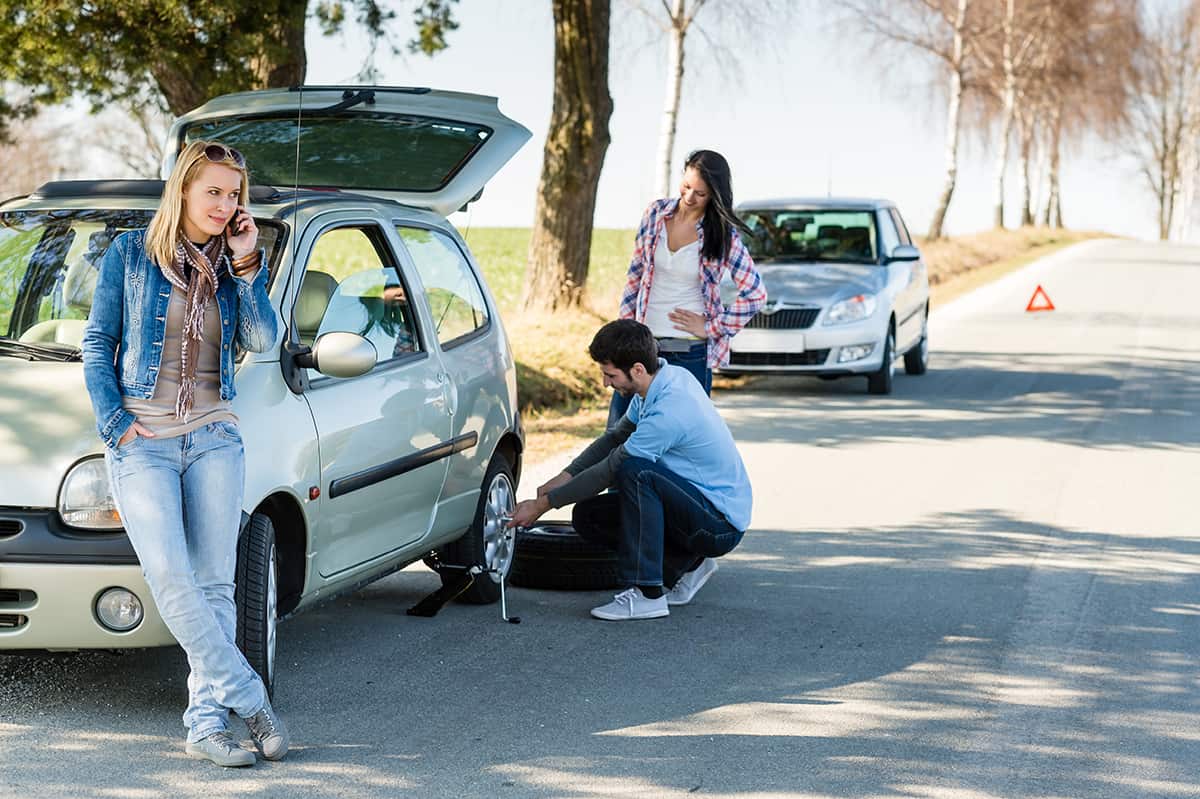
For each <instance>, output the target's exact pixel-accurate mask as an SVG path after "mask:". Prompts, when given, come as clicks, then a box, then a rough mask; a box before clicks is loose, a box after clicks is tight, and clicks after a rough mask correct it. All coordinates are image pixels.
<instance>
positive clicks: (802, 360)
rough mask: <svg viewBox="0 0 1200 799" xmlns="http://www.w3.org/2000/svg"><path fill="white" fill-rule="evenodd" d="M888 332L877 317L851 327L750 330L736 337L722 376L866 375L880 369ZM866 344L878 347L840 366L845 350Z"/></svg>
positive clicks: (818, 326) (743, 331) (850, 325)
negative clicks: (761, 374) (766, 373)
mask: <svg viewBox="0 0 1200 799" xmlns="http://www.w3.org/2000/svg"><path fill="white" fill-rule="evenodd" d="M877 315H879V314H877ZM886 333H887V328H886V319H885V321H884V322H883V324H880V322H879V321H878V320H876V319H875V318H874V317H872V318H871V319H867V320H864V321H862V322H856V323H853V324H848V325H831V326H824V325H816V326H813V327H809V328H805V329H802V330H762V329H750V328H747V329H744V330H742V331H741V332H739V333H738V334H737V335H736V336H734V337H733V341H732V342H731V345H730V358H729V364H728V365H727V366H723V367H721V369H720V370H719V371H720V372H721V373H722V374H753V373H755V372H770V373H790V374H808V375H852V374H866V373H868V372H874V371H876V370H877V369H879V366H880V364H881V363H882V360H883V339H884V336H885V335H886ZM862 344H872V345H874V346H873V348H872V350H871V352H870V353H869V354H868V355H866V356H864V357H861V358H858V359H857V360H853V361H844V362H840V363H839V361H838V357H839V356H840V354H841V352H842V349H843V348H845V347H854V346H858V345H862Z"/></svg>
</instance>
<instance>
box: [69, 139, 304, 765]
mask: <svg viewBox="0 0 1200 799" xmlns="http://www.w3.org/2000/svg"><path fill="white" fill-rule="evenodd" d="M248 194H249V184H248V180H247V175H246V161H245V158H243V157H242V155H241V153H239V152H238V151H237V150H234V149H232V148H230V147H226V146H225V145H223V144H218V143H216V142H203V141H198V142H193V143H191V144H189V145H188V146H187V147H186V148H185V149H184V150H183V152H182V153H181V154H180V156H179V160H178V161H177V162H176V164H175V169H174V171H173V172H172V173H171V177H170V178H169V179H168V180H167V183H166V187H165V188H164V190H163V199H162V204H161V205H160V206H159V208H158V211H157V212H156V213H155V215H154V218H153V219H152V220H151V222H150V226H149V227H148V228H147V229H146V230H144V231H143V230H135V231H130V232H127V233H124V234H122V235H121V236H119V237H117V239H116V240H115V241H114V242H113V243H112V246H110V247H109V249H108V251H107V252H106V253H105V255H104V257H103V259H102V260H101V263H100V274H99V276H98V278H97V281H96V291H95V295H94V297H93V300H92V311H91V316H90V318H89V319H88V324H87V328H86V332H85V333H84V337H83V368H84V376H85V379H86V381H87V388H88V393H89V394H90V395H91V399H92V405H93V407H94V408H95V411H96V424H97V428H98V430H99V431H100V437H101V438H102V439H103V440H104V443H105V445H106V446H107V448H108V449H107V452H106V453H105V460H106V462H107V465H108V470H109V475H110V477H111V480H112V488H113V497H114V499H115V500H116V502H117V508H118V510H119V511H120V513H121V518H122V520H123V522H124V525H125V531H126V533H127V534H128V535H129V540H130V542H131V543H132V544H133V548H134V550H136V552H137V555H138V559H139V560H140V561H141V564H142V572H143V574H144V575H145V577H146V582H147V584H148V585H149V586H150V591H151V594H152V595H153V596H154V602H155V605H157V607H158V610H159V613H160V614H161V615H162V618H163V621H164V622H166V625H167V627H168V629H170V631H171V633H172V634H173V635H174V636H175V639H176V640H177V641H178V642H179V644H180V646H182V647H183V649H184V651H185V652H186V653H187V658H188V664H189V666H190V667H191V673H190V674H189V675H188V707H187V711H186V712H185V713H184V714H183V721H184V724H185V725H186V726H187V728H188V735H187V753H188V754H189V755H191V756H192V757H197V758H206V759H208V760H211V761H212V762H214V763H216V764H218V765H221V766H249V765H253V764H254V762H255V755H254V753H253V752H250V751H248V750H246V749H243V748H242V747H241V746H239V744H238V742H237V740H236V739H235V738H234V737H233V735H232V734H231V733H230V731H229V729H228V721H229V712H230V711H233V712H234V713H237V714H238V715H239V716H241V717H242V718H243V719H245V721H246V724H247V726H248V728H249V730H250V735H251V737H252V738H253V739H254V742H255V744H256V746H257V747H258V748H259V749H260V750H261V752H262V754H263V756H264V757H266V758H268V759H270V760H278V759H279V758H281V757H283V756H284V755H285V754H286V753H287V749H288V736H287V732H286V731H285V730H284V727H283V724H282V723H281V722H280V720H279V717H278V716H277V715H276V714H275V711H274V710H273V709H272V707H271V703H270V701H269V699H268V697H267V691H266V688H265V686H264V685H263V681H262V679H261V678H260V677H259V676H258V674H257V673H255V671H254V670H253V669H252V668H251V667H250V665H249V664H248V663H247V662H246V659H245V657H243V656H242V653H241V652H240V651H239V650H238V648H237V646H235V645H234V643H233V642H234V640H235V632H236V626H237V611H236V607H235V605H234V598H233V597H234V585H233V575H234V568H235V562H236V558H237V538H238V529H239V525H240V518H241V512H242V491H243V477H244V473H245V463H244V452H243V449H242V439H241V434H240V433H239V430H238V419H237V416H236V415H235V414H234V412H233V408H232V407H231V405H230V400H232V399H233V396H234V390H233V371H234V357H235V352H236V350H237V349H238V348H239V347H240V348H242V349H246V350H250V351H252V352H262V351H264V350H266V349H267V348H268V347H270V346H272V345H273V344H274V343H275V338H276V332H277V330H276V327H277V323H276V318H275V311H274V309H273V308H272V307H271V304H270V300H269V299H268V298H267V288H266V286H267V270H266V269H265V268H264V267H265V265H264V264H263V263H262V260H263V257H264V256H263V252H262V251H261V250H259V249H258V248H257V240H258V228H257V227H256V226H255V224H254V219H253V218H252V217H251V216H250V214H249V213H248V212H247V211H246V209H245V207H244V205H243V203H244V202H246V198H247V196H248Z"/></svg>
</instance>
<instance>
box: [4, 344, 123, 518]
mask: <svg viewBox="0 0 1200 799" xmlns="http://www.w3.org/2000/svg"><path fill="white" fill-rule="evenodd" d="M103 452H104V445H103V444H102V443H101V441H100V437H99V436H98V435H97V433H96V417H95V414H94V413H93V412H92V403H91V400H90V399H89V397H88V392H87V387H86V386H85V385H84V382H83V366H82V364H79V363H58V362H46V361H26V360H22V359H20V358H11V357H0V506H9V507H12V506H16V507H34V508H49V507H54V506H55V505H56V504H57V502H58V488H59V486H60V485H61V484H62V480H63V477H65V476H66V473H67V469H69V468H70V467H71V465H72V464H74V463H75V462H76V461H78V460H79V459H80V458H83V457H85V456H87V455H98V454H101V453H103Z"/></svg>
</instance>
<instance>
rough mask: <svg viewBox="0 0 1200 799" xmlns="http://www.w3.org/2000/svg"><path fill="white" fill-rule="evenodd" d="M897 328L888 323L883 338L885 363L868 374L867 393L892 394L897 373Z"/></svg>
mask: <svg viewBox="0 0 1200 799" xmlns="http://www.w3.org/2000/svg"><path fill="white" fill-rule="evenodd" d="M895 353H896V329H895V328H894V327H893V326H892V325H890V324H889V325H888V332H887V336H885V337H884V339H883V363H881V364H880V365H879V368H878V369H877V370H875V371H874V372H871V374H869V375H867V393H869V394H891V393H892V381H893V377H894V376H895V374H896V354H895Z"/></svg>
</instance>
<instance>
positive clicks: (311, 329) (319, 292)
mask: <svg viewBox="0 0 1200 799" xmlns="http://www.w3.org/2000/svg"><path fill="white" fill-rule="evenodd" d="M337 287H338V282H337V279H336V278H334V276H333V275H331V274H329V273H328V272H322V271H320V270H317V269H309V270H308V271H306V272H305V273H304V280H303V281H302V282H301V283H300V294H299V296H297V297H296V309H295V319H296V333H297V334H298V335H299V336H300V343H301V344H305V345H308V346H312V343H313V341H315V340H316V338H317V331H318V330H319V329H320V327H321V320H322V319H323V318H325V310H326V309H327V308H328V307H329V300H330V298H332V297H333V295H334V293H336V292H337Z"/></svg>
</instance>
